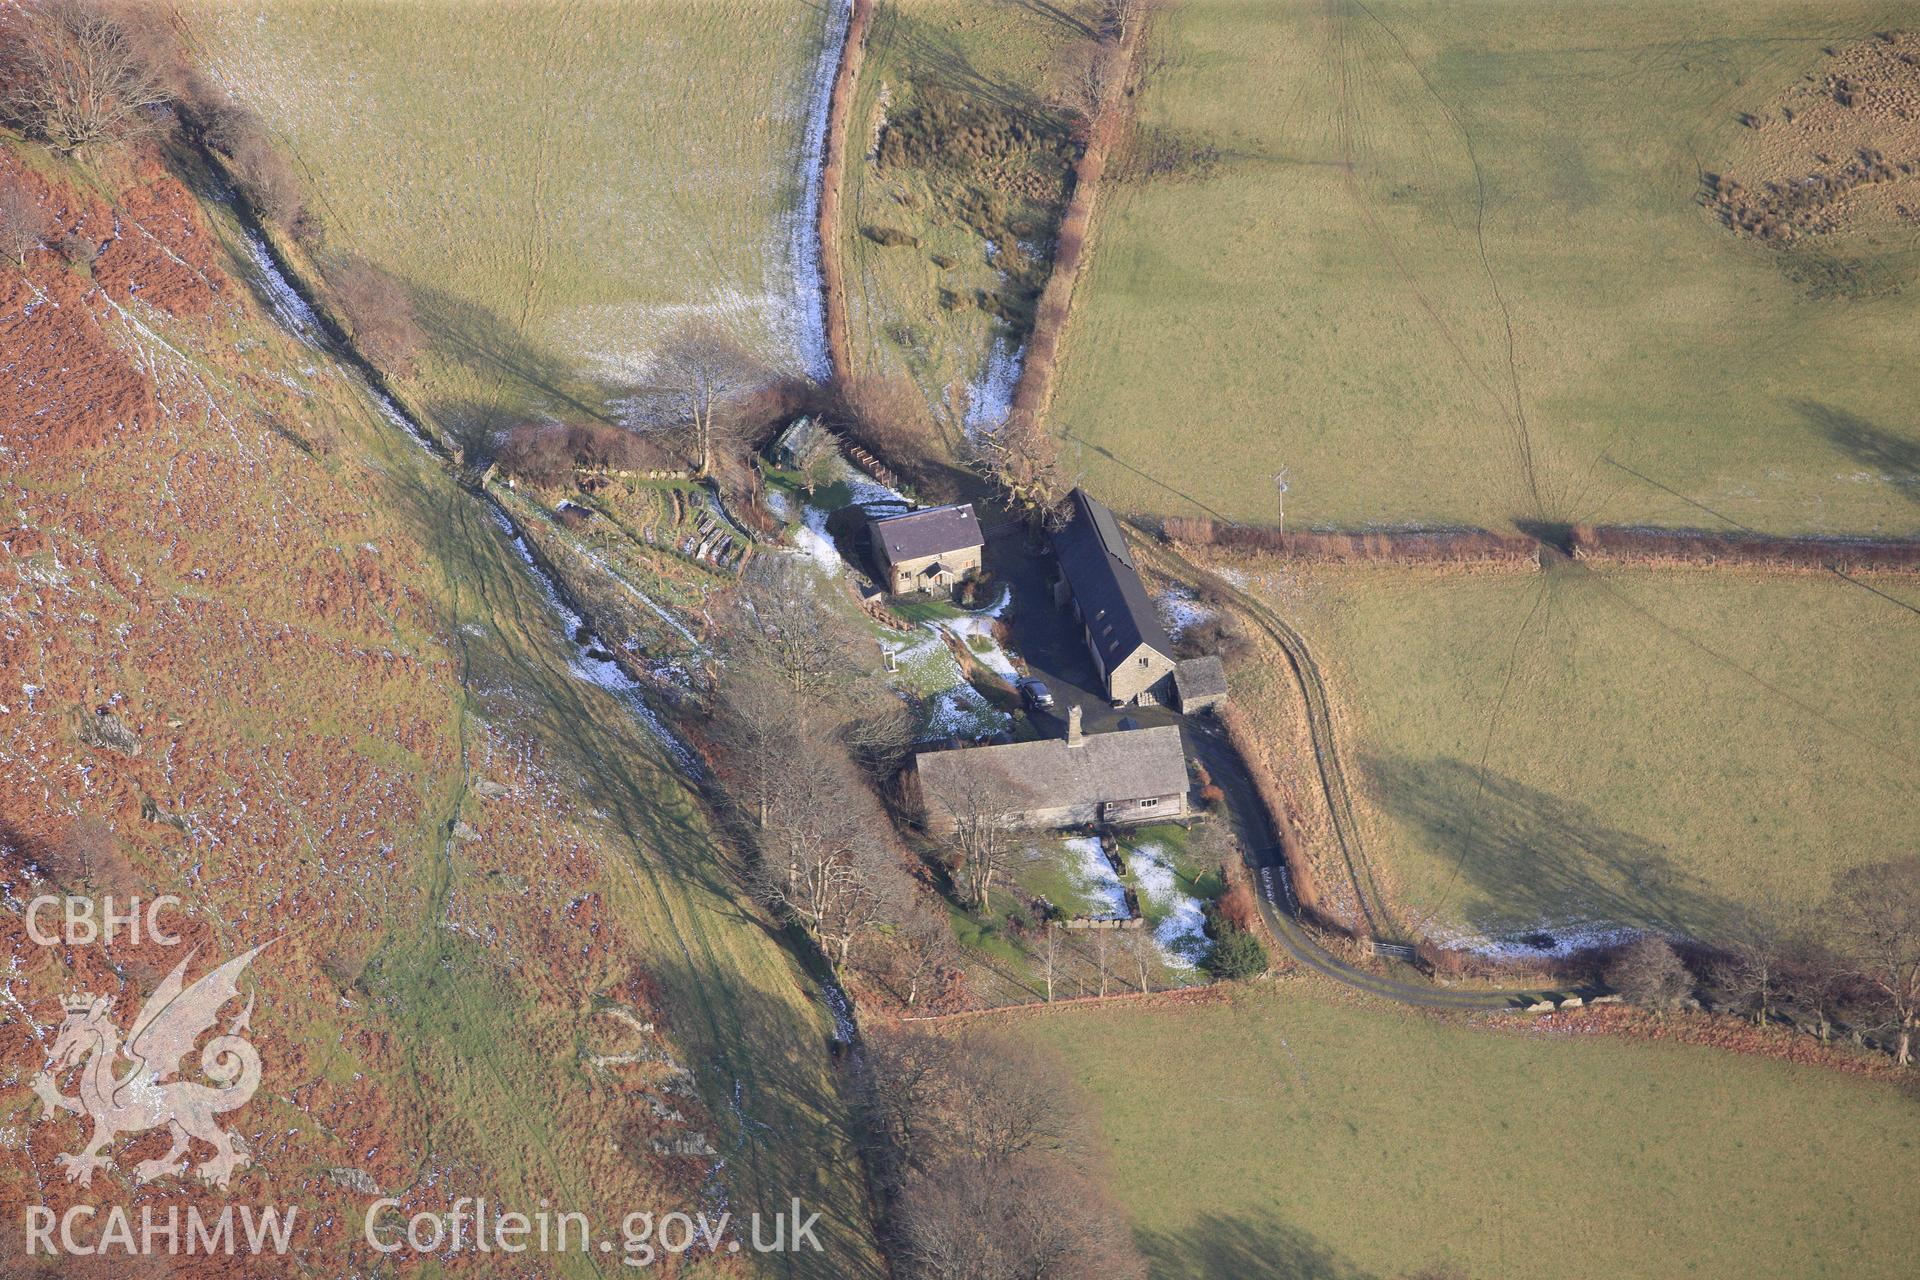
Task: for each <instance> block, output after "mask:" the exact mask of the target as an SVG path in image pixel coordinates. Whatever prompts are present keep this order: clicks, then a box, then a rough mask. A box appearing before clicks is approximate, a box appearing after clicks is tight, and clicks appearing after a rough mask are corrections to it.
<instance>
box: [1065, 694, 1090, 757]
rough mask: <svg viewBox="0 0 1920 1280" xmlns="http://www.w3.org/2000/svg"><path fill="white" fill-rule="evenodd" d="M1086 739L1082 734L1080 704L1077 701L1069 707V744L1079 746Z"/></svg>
mask: <svg viewBox="0 0 1920 1280" xmlns="http://www.w3.org/2000/svg"><path fill="white" fill-rule="evenodd" d="M1085 740H1086V739H1085V738H1083V737H1082V736H1081V734H1080V704H1079V703H1077V702H1076V703H1073V704H1072V705H1070V706H1069V707H1068V708H1067V745H1068V746H1070V747H1077V746H1079V745H1080V744H1081V743H1082V742H1084V741H1085Z"/></svg>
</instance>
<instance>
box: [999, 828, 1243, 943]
mask: <svg viewBox="0 0 1920 1280" xmlns="http://www.w3.org/2000/svg"><path fill="white" fill-rule="evenodd" d="M1155 834H1156V835H1157V834H1158V831H1157V830H1156V833H1155ZM1181 834H1183V835H1184V832H1182V833H1181ZM1177 843H1178V842H1177V841H1175V840H1160V839H1143V838H1141V837H1140V836H1139V835H1138V834H1137V833H1136V834H1134V835H1132V836H1130V837H1125V838H1123V839H1122V840H1121V859H1122V862H1123V863H1124V864H1125V866H1126V868H1127V874H1126V875H1125V876H1124V877H1122V876H1120V875H1117V874H1116V873H1115V872H1114V870H1113V865H1112V864H1111V863H1109V862H1108V861H1107V856H1106V854H1104V853H1102V852H1101V850H1100V841H1099V839H1098V838H1097V837H1094V836H1068V837H1066V838H1064V839H1059V840H1046V841H1036V842H1035V843H1034V844H1032V845H1030V846H1029V847H1028V848H1027V851H1026V854H1025V856H1024V857H1023V858H1022V860H1021V865H1020V870H1019V873H1018V878H1019V883H1020V887H1021V888H1022V889H1024V890H1025V891H1026V892H1027V893H1029V894H1032V895H1035V896H1037V897H1043V898H1045V899H1046V900H1047V901H1049V902H1051V903H1052V904H1053V905H1054V906H1055V907H1057V908H1059V910H1060V911H1061V913H1062V914H1064V915H1066V916H1068V917H1070V918H1071V917H1076V916H1085V917H1089V918H1092V919H1096V920H1101V919H1112V918H1122V919H1124V918H1126V917H1127V916H1128V915H1129V914H1130V909H1129V907H1128V905H1127V890H1128V889H1129V888H1131V889H1132V890H1133V891H1134V896H1135V898H1136V899H1137V901H1138V902H1139V904H1140V914H1141V915H1142V916H1143V917H1144V918H1145V919H1146V922H1147V928H1148V929H1150V930H1151V931H1152V933H1153V940H1154V943H1155V945H1156V946H1157V947H1158V949H1159V952H1160V958H1161V962H1162V963H1163V964H1164V965H1165V966H1166V968H1167V971H1168V975H1169V976H1170V977H1178V976H1181V975H1182V974H1184V973H1191V972H1193V971H1194V970H1195V969H1196V968H1197V967H1198V965H1199V963H1200V961H1201V960H1202V959H1203V958H1205V956H1206V953H1207V950H1208V948H1209V947H1211V946H1212V942H1211V941H1210V940H1209V939H1208V937H1207V934H1206V929H1205V921H1206V915H1205V911H1204V908H1203V906H1202V899H1201V897H1200V896H1198V895H1197V893H1196V889H1198V888H1199V887H1200V886H1199V885H1198V884H1197V878H1196V877H1194V876H1192V875H1190V874H1188V873H1187V871H1186V870H1185V869H1184V868H1183V867H1182V866H1181V865H1180V858H1179V850H1178V848H1177V847H1176V846H1177Z"/></svg>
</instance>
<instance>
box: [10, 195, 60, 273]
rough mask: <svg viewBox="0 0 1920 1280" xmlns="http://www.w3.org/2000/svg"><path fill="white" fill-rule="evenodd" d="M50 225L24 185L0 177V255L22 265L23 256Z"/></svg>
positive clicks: (41, 239)
mask: <svg viewBox="0 0 1920 1280" xmlns="http://www.w3.org/2000/svg"><path fill="white" fill-rule="evenodd" d="M52 226H53V223H52V220H51V219H50V218H48V217H47V211H46V210H45V209H43V208H41V206H40V202H39V201H38V200H35V199H34V198H33V193H32V192H30V191H28V190H27V189H26V187H25V185H23V184H22V183H20V182H18V181H14V180H0V254H4V255H6V257H8V258H9V259H11V260H12V261H13V263H14V264H15V265H16V266H20V267H25V266H26V265H27V255H28V254H29V253H32V252H33V251H34V250H35V249H38V248H39V247H40V246H41V245H42V244H44V243H45V242H46V237H47V233H48V231H49V230H50V229H51V228H52Z"/></svg>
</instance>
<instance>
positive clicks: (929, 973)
mask: <svg viewBox="0 0 1920 1280" xmlns="http://www.w3.org/2000/svg"><path fill="white" fill-rule="evenodd" d="M901 879H902V881H903V883H905V884H906V885H907V887H908V888H909V889H911V881H907V880H906V879H905V877H904V876H903V877H902V878H901ZM898 920H899V923H898V928H897V929H896V931H895V936H896V937H897V938H898V939H899V941H900V949H901V954H902V957H903V959H902V963H901V966H900V976H901V979H902V980H903V981H904V982H905V983H906V986H907V994H906V1003H907V1008H909V1009H912V1008H914V1007H916V1006H917V1005H918V1004H919V1003H920V990H921V988H922V987H923V986H924V985H925V984H926V983H927V982H928V981H929V980H931V979H933V978H937V977H938V976H939V975H940V972H941V970H943V969H946V968H949V967H951V966H952V965H953V963H954V962H955V961H957V960H958V959H959V958H960V943H959V940H958V939H956V938H955V937H954V936H953V926H952V924H950V923H949V922H948V921H947V917H946V913H945V912H943V911H938V910H936V909H934V908H933V907H931V906H927V905H925V904H923V903H920V902H917V901H916V902H914V903H913V904H912V905H910V906H907V907H905V908H904V909H903V910H901V911H900V912H899V916H898Z"/></svg>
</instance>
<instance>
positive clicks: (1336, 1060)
mask: <svg viewBox="0 0 1920 1280" xmlns="http://www.w3.org/2000/svg"><path fill="white" fill-rule="evenodd" d="M1012 1026H1013V1027H1014V1029H1016V1031H1017V1032H1018V1034H1020V1035H1021V1036H1023V1037H1030V1038H1031V1039H1033V1040H1035V1041H1037V1042H1039V1043H1041V1044H1043V1045H1045V1046H1047V1047H1049V1048H1051V1049H1052V1050H1054V1051H1055V1052H1057V1053H1058V1054H1059V1055H1060V1056H1061V1057H1062V1058H1063V1059H1064V1060H1065V1063H1066V1065H1067V1067H1068V1069H1069V1070H1070V1071H1071V1072H1072V1074H1073V1075H1074V1077H1075V1078H1076V1079H1077V1080H1079V1081H1080V1082H1081V1084H1082V1085H1083V1086H1084V1087H1085V1088H1086V1089H1087V1091H1088V1092H1089V1093H1090V1094H1091V1095H1092V1096H1093V1098H1094V1100H1095V1102H1096V1105H1097V1113H1098V1114H1097V1120H1098V1124H1097V1128H1096V1129H1095V1130H1094V1132H1093V1133H1092V1134H1091V1135H1090V1139H1089V1140H1090V1141H1091V1142H1092V1143H1094V1144H1095V1145H1097V1146H1098V1147H1100V1148H1101V1149H1103V1151H1104V1153H1105V1155H1106V1158H1107V1160H1108V1162H1109V1165H1110V1167H1111V1170H1112V1184H1113V1187H1114V1190H1115V1192H1116V1194H1117V1195H1118V1197H1119V1199H1120V1201H1121V1203H1122V1204H1123V1205H1124V1206H1125V1207H1126V1208H1127V1210H1128V1213H1129V1216H1130V1218H1131V1221H1132V1224H1133V1228H1134V1233H1135V1238H1136V1239H1137V1240H1138V1241H1139V1243H1140V1246H1141V1248H1142V1250H1143V1251H1144V1252H1145V1253H1146V1255H1147V1257H1148V1259H1149V1261H1150V1263H1151V1264H1152V1272H1153V1274H1154V1275H1155V1276H1163V1277H1167V1278H1168V1280H1173V1278H1174V1277H1179V1278H1180V1280H1201V1278H1214V1277H1217V1278H1218V1280H1241V1278H1242V1277H1250V1276H1273V1277H1279V1276H1286V1277H1311V1278H1312V1280H1367V1278H1369V1277H1391V1276H1400V1275H1405V1274H1408V1273H1410V1272H1413V1271H1415V1270H1416V1269H1419V1268H1423V1267H1429V1266H1434V1265H1437V1264H1443V1263H1445V1264H1451V1265H1453V1266H1455V1267H1457V1268H1459V1269H1460V1270H1461V1273H1462V1274H1466V1275H1474V1276H1481V1275H1488V1276H1504V1277H1512V1278H1514V1280H1527V1278H1529V1277H1541V1278H1542V1280H1545V1278H1546V1277H1554V1278H1555V1280H1582V1278H1585V1277H1592V1278H1593V1280H1602V1278H1607V1280H1611V1278H1614V1277H1642V1276H1644V1277H1668V1276H1675V1275H1693V1276H1700V1277H1702V1278H1703V1280H1706V1278H1711V1277H1725V1278H1727V1280H1734V1278H1736V1277H1741V1278H1744V1277H1749V1276H1752V1277H1762V1276H1764V1277H1779V1278H1780V1280H1789V1278H1791V1277H1801V1276H1809V1275H1854V1276H1895V1275H1900V1274H1903V1261H1904V1259H1903V1254H1902V1247H1901V1245H1900V1243H1899V1237H1900V1232H1901V1230H1902V1229H1903V1223H1904V1221H1905V1218H1906V1214H1905V1211H1904V1210H1902V1209H1901V1207H1900V1206H1901V1205H1902V1204H1903V1203H1904V1202H1905V1188H1906V1185H1907V1179H1906V1175H1905V1173H1904V1170H1905V1169H1906V1168H1907V1167H1908V1166H1909V1165H1910V1164H1911V1162H1912V1160H1913V1156H1914V1152H1915V1151H1916V1149H1920V1108H1916V1107H1915V1104H1914V1103H1913V1101H1912V1100H1911V1099H1910V1098H1906V1097H1903V1096H1902V1095H1901V1094H1900V1093H1899V1091H1898V1090H1897V1089H1895V1088H1894V1087H1893V1086H1890V1085H1888V1084H1885V1083H1880V1082H1872V1081H1864V1080H1861V1079H1858V1078H1855V1077H1850V1076H1843V1075H1839V1074H1837V1073H1834V1072H1830V1071H1826V1070H1821V1069H1817V1068H1809V1067H1802V1066H1789V1065H1785V1064H1781V1063H1777V1062H1773V1061H1769V1060H1766V1059H1761V1058H1752V1057H1739V1056H1735V1055H1732V1054H1729V1053H1727V1052H1724V1051H1719V1050H1713V1049H1706V1048H1698V1047H1692V1046H1683V1045H1675V1044H1666V1043H1645V1042H1639V1041H1632V1040H1625V1039H1616V1038H1608V1037H1594V1038H1584V1037H1578V1036H1567V1037H1564V1038H1560V1037H1555V1036H1552V1035H1547V1034H1541V1033H1531V1032H1527V1031H1524V1030H1514V1031H1495V1030H1490V1029H1485V1028H1480V1029H1476V1028H1474V1027H1472V1026H1470V1025H1468V1024H1466V1023H1463V1022H1459V1021H1455V1020H1452V1019H1446V1020H1442V1019H1438V1018H1435V1017H1432V1016H1431V1015H1424V1014H1420V1013H1415V1012H1411V1011H1408V1010H1404V1009H1398V1008H1384V1007H1376V1006H1373V1005H1363V1004H1360V1003H1357V1002H1355V1001H1354V999H1353V998H1352V997H1351V996H1347V995H1344V994H1339V993H1334V992H1332V991H1330V990H1329V989H1326V988H1323V987H1321V986H1319V985H1317V984H1311V983H1305V982H1292V983H1286V984H1284V985H1280V986H1277V987H1275V988H1272V989H1269V990H1261V991H1257V992H1256V991H1243V992H1240V993H1237V994H1236V995H1235V997H1234V998H1233V999H1232V1000H1231V1001H1229V1002H1227V1003H1223V1004H1216V1005H1204V1006H1202V1005H1191V1006H1182V1007H1168V1008H1158V1009H1152V1008H1147V1007H1144V1006H1132V1007H1121V1006H1109V1007H1108V1008H1105V1009H1086V1010H1074V1011H1072V1012H1056V1013H1052V1014H1049V1015H1047V1016H1045V1017H1036V1018H1031V1019H1027V1020H1024V1021H1019V1022H1015V1023H1013V1024H1012ZM1196 1045H1200V1046H1205V1049H1204V1052H1195V1046H1196Z"/></svg>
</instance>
